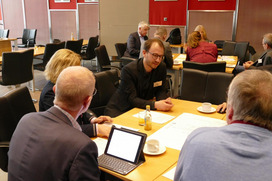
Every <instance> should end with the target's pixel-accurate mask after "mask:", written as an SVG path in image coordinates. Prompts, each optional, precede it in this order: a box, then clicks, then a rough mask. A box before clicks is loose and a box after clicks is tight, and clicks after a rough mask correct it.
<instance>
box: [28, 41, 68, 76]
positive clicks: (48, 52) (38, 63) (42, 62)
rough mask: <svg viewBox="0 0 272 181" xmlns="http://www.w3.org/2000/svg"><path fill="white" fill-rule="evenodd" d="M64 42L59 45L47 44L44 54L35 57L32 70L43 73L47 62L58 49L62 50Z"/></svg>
mask: <svg viewBox="0 0 272 181" xmlns="http://www.w3.org/2000/svg"><path fill="white" fill-rule="evenodd" d="M64 46H65V42H64V41H63V42H60V43H48V44H46V45H45V49H44V54H43V55H39V56H36V57H35V58H34V61H33V64H34V69H37V70H41V71H44V69H45V66H46V64H47V62H48V61H49V60H50V58H51V57H52V56H53V55H54V53H55V52H56V51H58V50H59V49H62V48H64Z"/></svg>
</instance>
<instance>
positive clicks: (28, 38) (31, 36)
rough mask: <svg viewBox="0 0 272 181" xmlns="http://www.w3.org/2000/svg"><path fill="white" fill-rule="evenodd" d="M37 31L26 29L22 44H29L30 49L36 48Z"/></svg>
mask: <svg viewBox="0 0 272 181" xmlns="http://www.w3.org/2000/svg"><path fill="white" fill-rule="evenodd" d="M36 35H37V29H24V31H23V36H22V43H23V44H27V45H28V47H34V45H35V44H36Z"/></svg>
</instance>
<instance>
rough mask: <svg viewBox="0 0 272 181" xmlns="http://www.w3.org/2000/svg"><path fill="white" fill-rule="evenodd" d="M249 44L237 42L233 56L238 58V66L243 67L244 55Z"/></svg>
mask: <svg viewBox="0 0 272 181" xmlns="http://www.w3.org/2000/svg"><path fill="white" fill-rule="evenodd" d="M248 47H249V42H237V43H236V46H235V50H234V55H235V56H238V63H237V64H239V65H243V63H245V62H246V54H247V51H248Z"/></svg>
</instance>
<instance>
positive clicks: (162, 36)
mask: <svg viewBox="0 0 272 181" xmlns="http://www.w3.org/2000/svg"><path fill="white" fill-rule="evenodd" d="M166 37H167V30H166V28H164V27H161V26H160V27H158V28H157V29H156V31H155V33H154V38H158V39H159V40H161V41H162V43H163V45H164V56H165V58H164V63H165V64H166V68H172V67H173V56H172V50H171V47H170V44H169V42H166V41H165V40H166ZM143 47H144V44H142V45H141V50H143V49H144V48H143ZM139 58H143V51H141V53H140V56H139Z"/></svg>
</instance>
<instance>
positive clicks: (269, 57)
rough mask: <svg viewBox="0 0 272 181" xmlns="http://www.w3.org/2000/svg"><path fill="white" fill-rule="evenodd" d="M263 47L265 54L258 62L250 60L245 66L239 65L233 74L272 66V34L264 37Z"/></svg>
mask: <svg viewBox="0 0 272 181" xmlns="http://www.w3.org/2000/svg"><path fill="white" fill-rule="evenodd" d="M262 45H263V49H264V52H263V53H262V55H261V56H260V57H259V58H258V60H257V61H255V62H253V61H251V60H250V61H247V62H245V63H243V66H242V65H237V66H236V67H235V69H234V70H233V73H234V74H237V73H240V72H242V71H244V70H247V69H255V68H257V67H261V66H265V65H270V64H272V33H267V34H265V35H264V36H263V39H262Z"/></svg>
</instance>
